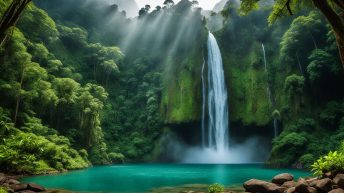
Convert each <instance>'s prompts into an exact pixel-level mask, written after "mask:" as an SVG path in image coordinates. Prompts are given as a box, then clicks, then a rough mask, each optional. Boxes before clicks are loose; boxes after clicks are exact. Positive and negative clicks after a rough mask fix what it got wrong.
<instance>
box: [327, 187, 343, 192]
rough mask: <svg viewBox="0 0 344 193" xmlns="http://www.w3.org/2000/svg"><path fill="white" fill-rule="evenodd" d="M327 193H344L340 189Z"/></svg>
mask: <svg viewBox="0 0 344 193" xmlns="http://www.w3.org/2000/svg"><path fill="white" fill-rule="evenodd" d="M328 193H344V190H343V189H341V188H337V189H333V190H331V191H329V192H328Z"/></svg>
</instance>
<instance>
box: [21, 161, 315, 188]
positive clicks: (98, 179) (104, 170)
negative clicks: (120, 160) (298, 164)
mask: <svg viewBox="0 0 344 193" xmlns="http://www.w3.org/2000/svg"><path fill="white" fill-rule="evenodd" d="M282 172H289V173H292V174H293V175H294V176H295V177H296V178H298V177H302V176H303V177H305V176H309V175H310V173H308V172H305V171H301V170H291V169H268V168H265V167H264V166H263V165H262V164H125V165H112V166H100V167H92V168H88V169H85V170H79V171H72V172H67V173H62V174H57V175H49V176H35V177H29V178H25V179H23V180H22V181H24V182H35V183H38V184H41V185H43V186H45V187H47V188H57V189H67V190H72V191H78V192H81V191H84V192H109V193H110V192H113V193H118V192H148V191H150V190H152V189H154V188H160V187H166V186H181V185H186V184H212V183H221V184H224V185H226V186H229V185H233V184H242V183H243V182H245V181H246V180H249V179H251V178H258V179H263V180H271V178H272V177H273V176H274V175H276V174H279V173H282Z"/></svg>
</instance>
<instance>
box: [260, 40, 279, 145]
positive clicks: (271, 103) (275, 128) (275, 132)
mask: <svg viewBox="0 0 344 193" xmlns="http://www.w3.org/2000/svg"><path fill="white" fill-rule="evenodd" d="M262 49H263V56H264V67H265V73H266V74H267V75H268V65H267V60H266V52H265V47H264V44H262ZM266 90H267V94H268V97H269V103H270V105H271V106H273V101H272V96H271V90H270V84H269V82H268V85H267V87H266ZM273 127H274V137H275V138H276V137H277V134H278V121H277V118H276V117H274V118H273Z"/></svg>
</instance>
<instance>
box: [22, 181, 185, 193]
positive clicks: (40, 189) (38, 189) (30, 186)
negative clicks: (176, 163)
mask: <svg viewBox="0 0 344 193" xmlns="http://www.w3.org/2000/svg"><path fill="white" fill-rule="evenodd" d="M27 189H29V190H32V191H35V192H43V191H44V190H45V188H44V187H43V186H40V185H38V184H35V183H29V184H28V186H27ZM191 192H192V191H191ZM189 193H190V192H189Z"/></svg>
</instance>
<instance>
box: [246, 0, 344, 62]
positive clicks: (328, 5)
mask: <svg viewBox="0 0 344 193" xmlns="http://www.w3.org/2000/svg"><path fill="white" fill-rule="evenodd" d="M261 1H264V0H242V2H241V7H240V10H241V12H243V13H247V12H249V11H251V10H254V9H257V8H258V3H259V2H261ZM305 6H306V7H311V8H313V7H314V6H315V7H316V8H317V9H319V10H320V11H321V13H323V15H324V16H325V17H326V19H327V20H328V22H329V23H330V25H331V27H332V29H333V31H334V34H335V36H336V40H337V46H338V50H339V54H340V58H341V62H342V65H343V67H344V17H343V16H342V15H341V13H342V12H343V11H344V1H342V0H277V1H275V3H274V5H273V10H272V12H271V14H270V16H269V22H270V23H273V22H274V21H275V20H276V19H277V18H279V17H282V16H283V15H293V14H294V12H295V11H299V10H300V9H302V8H303V7H305Z"/></svg>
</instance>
